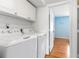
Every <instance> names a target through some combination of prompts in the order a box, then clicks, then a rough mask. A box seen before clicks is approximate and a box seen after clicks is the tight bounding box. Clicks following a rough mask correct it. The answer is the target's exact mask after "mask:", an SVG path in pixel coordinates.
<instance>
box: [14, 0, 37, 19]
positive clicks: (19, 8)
mask: <svg viewBox="0 0 79 59" xmlns="http://www.w3.org/2000/svg"><path fill="white" fill-rule="evenodd" d="M15 8H16V12H17V15H18V16H21V17H24V18H26V19H28V20H35V12H36V8H35V7H33V6H32V5H31V4H30V3H29V2H28V1H27V0H15Z"/></svg>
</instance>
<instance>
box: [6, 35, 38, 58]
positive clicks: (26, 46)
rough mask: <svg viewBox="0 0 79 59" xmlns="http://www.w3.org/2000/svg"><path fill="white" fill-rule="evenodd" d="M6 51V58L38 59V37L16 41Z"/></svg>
mask: <svg viewBox="0 0 79 59" xmlns="http://www.w3.org/2000/svg"><path fill="white" fill-rule="evenodd" d="M6 49H7V52H6V56H5V57H6V58H37V37H36V36H30V38H24V39H19V40H16V41H14V42H11V44H9V46H8V47H7V48H6Z"/></svg>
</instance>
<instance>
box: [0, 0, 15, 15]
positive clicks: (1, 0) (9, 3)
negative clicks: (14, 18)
mask: <svg viewBox="0 0 79 59" xmlns="http://www.w3.org/2000/svg"><path fill="white" fill-rule="evenodd" d="M0 11H4V12H8V13H12V14H14V13H15V10H14V0H0Z"/></svg>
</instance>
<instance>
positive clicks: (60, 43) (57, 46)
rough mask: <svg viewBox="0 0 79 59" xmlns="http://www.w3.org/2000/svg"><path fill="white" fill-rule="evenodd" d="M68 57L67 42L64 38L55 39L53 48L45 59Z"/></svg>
mask: <svg viewBox="0 0 79 59" xmlns="http://www.w3.org/2000/svg"><path fill="white" fill-rule="evenodd" d="M68 56H69V40H68V39H64V38H55V40H54V47H53V49H52V51H51V52H50V54H49V55H46V56H45V58H67V57H68Z"/></svg>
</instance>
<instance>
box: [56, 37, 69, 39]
mask: <svg viewBox="0 0 79 59" xmlns="http://www.w3.org/2000/svg"><path fill="white" fill-rule="evenodd" d="M55 38H65V39H69V37H55Z"/></svg>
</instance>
